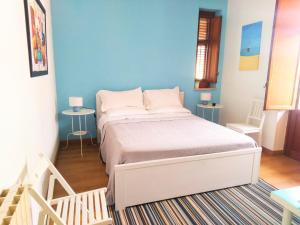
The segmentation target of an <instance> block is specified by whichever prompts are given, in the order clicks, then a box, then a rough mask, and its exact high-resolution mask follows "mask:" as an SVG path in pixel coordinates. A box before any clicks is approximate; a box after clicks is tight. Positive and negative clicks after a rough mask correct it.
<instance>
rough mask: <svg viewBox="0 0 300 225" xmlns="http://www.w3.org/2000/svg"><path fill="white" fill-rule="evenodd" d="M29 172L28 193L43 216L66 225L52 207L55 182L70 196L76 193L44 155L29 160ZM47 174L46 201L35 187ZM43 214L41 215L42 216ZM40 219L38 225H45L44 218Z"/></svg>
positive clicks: (60, 224)
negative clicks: (48, 173)
mask: <svg viewBox="0 0 300 225" xmlns="http://www.w3.org/2000/svg"><path fill="white" fill-rule="evenodd" d="M27 171H28V182H29V183H30V185H29V188H28V191H29V193H30V195H31V197H33V198H34V199H35V201H36V202H37V203H38V204H39V205H40V206H41V208H42V209H43V211H42V212H41V213H42V214H45V215H48V216H50V218H51V219H52V220H53V221H54V223H55V224H56V225H65V223H64V222H63V220H62V218H61V217H60V215H58V214H56V212H55V211H54V210H53V208H52V207H51V206H50V204H49V203H50V202H51V200H52V198H53V191H54V184H55V180H58V182H59V183H60V184H61V185H62V187H63V188H64V189H65V191H66V192H67V193H68V195H75V194H76V193H75V192H74V190H73V189H72V188H71V186H70V185H69V184H68V183H67V181H66V180H65V179H64V178H63V176H62V175H61V174H60V173H59V171H58V170H57V169H56V168H55V166H54V165H53V164H52V162H51V161H50V160H49V159H48V158H47V157H45V156H44V155H43V154H38V155H32V156H30V158H28V159H27ZM46 172H50V177H49V187H48V195H47V199H45V198H44V197H43V196H42V195H41V194H40V193H38V192H37V191H36V190H35V188H34V186H35V185H36V184H38V183H39V182H40V180H41V179H42V178H43V177H44V175H45V174H46ZM42 214H41V215H42ZM41 215H40V218H39V222H38V225H40V224H45V220H44V219H45V218H44V216H41Z"/></svg>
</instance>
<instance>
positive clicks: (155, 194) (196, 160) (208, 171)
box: [96, 95, 261, 210]
mask: <svg viewBox="0 0 300 225" xmlns="http://www.w3.org/2000/svg"><path fill="white" fill-rule="evenodd" d="M96 102H97V111H98V112H97V118H98V116H100V115H99V110H98V109H99V107H100V106H101V105H99V104H101V102H100V101H99V99H98V95H97V97H96ZM97 121H98V120H97ZM260 158H261V148H260V147H257V148H249V149H241V150H234V151H227V152H221V153H213V154H205V155H196V156H188V157H178V158H170V159H160V160H152V161H144V162H137V163H128V164H122V165H116V166H115V209H116V210H122V209H124V208H125V207H128V206H133V205H138V204H143V203H148V202H154V201H159V200H164V199H170V198H175V197H179V196H185V195H191V194H195V193H201V192H206V191H212V190H218V189H223V188H228V187H234V186H239V185H244V184H250V183H252V184H254V183H256V182H258V177H259V168H260Z"/></svg>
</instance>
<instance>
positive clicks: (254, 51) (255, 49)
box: [240, 21, 262, 70]
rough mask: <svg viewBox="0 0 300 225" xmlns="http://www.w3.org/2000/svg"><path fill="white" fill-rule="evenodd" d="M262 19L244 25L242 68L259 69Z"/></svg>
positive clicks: (241, 52)
mask: <svg viewBox="0 0 300 225" xmlns="http://www.w3.org/2000/svg"><path fill="white" fill-rule="evenodd" d="M261 32H262V21H259V22H257V23H252V24H248V25H244V26H243V28H242V41H241V51H240V70H258V68H259V56H260V42H261Z"/></svg>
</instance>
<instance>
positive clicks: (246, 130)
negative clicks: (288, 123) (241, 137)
mask: <svg viewBox="0 0 300 225" xmlns="http://www.w3.org/2000/svg"><path fill="white" fill-rule="evenodd" d="M263 109H264V102H263V101H262V100H260V99H254V100H253V101H252V104H251V109H250V112H249V114H248V116H247V120H246V123H227V124H226V127H228V128H230V129H232V130H235V131H237V132H239V133H242V134H245V135H249V134H255V133H257V135H258V140H257V144H258V145H259V146H261V144H262V128H263V124H264V120H265V114H264V111H263Z"/></svg>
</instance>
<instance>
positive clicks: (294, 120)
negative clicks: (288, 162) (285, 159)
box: [285, 110, 300, 160]
mask: <svg viewBox="0 0 300 225" xmlns="http://www.w3.org/2000/svg"><path fill="white" fill-rule="evenodd" d="M285 153H286V155H288V156H290V157H291V158H293V159H296V160H300V110H292V111H290V112H289V120H288V125H287V133H286V138H285Z"/></svg>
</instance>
